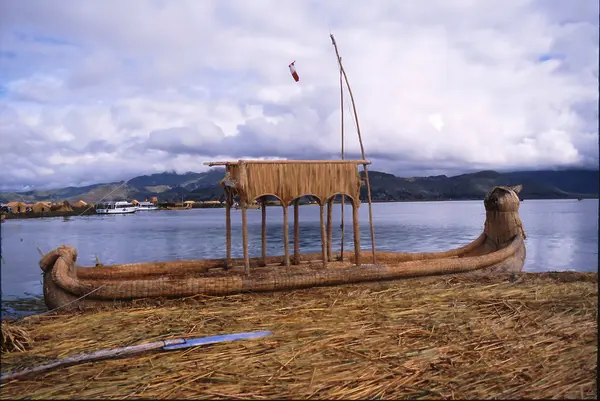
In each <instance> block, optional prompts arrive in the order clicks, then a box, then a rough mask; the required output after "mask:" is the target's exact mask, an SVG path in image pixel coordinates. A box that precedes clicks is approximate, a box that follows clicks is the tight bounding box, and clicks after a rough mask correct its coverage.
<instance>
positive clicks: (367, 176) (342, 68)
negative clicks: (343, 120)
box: [329, 34, 377, 264]
mask: <svg viewBox="0 0 600 401" xmlns="http://www.w3.org/2000/svg"><path fill="white" fill-rule="evenodd" d="M329 36H330V37H331V43H333V47H334V48H335V54H336V56H337V58H338V63H339V65H340V70H341V71H342V74H343V75H344V80H345V81H346V86H347V87H348V93H349V94H350V101H351V102H352V110H353V111H354V120H355V122H356V131H357V133H358V142H359V144H360V151H361V154H362V158H363V160H365V148H364V146H363V142H362V136H361V134H360V125H359V123H358V114H357V112H356V103H355V102H354V95H353V94H352V88H350V82H348V75H346V70H344V66H343V64H342V59H341V57H340V53H339V51H338V48H337V43H336V42H335V38H334V37H333V34H329ZM363 168H364V171H365V181H366V184H367V199H368V201H369V226H370V228H371V249H372V251H373V264H376V263H377V257H376V254H375V231H374V230H373V210H372V207H371V183H370V182H369V171H368V169H367V164H366V163H365V164H363ZM357 201H358V199H357ZM355 203H356V202H355Z"/></svg>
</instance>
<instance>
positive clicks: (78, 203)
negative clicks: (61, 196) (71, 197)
mask: <svg viewBox="0 0 600 401" xmlns="http://www.w3.org/2000/svg"><path fill="white" fill-rule="evenodd" d="M87 205H88V204H87V203H86V202H85V201H83V200H81V199H80V200H78V201H77V202H75V203H73V205H72V206H73V207H86V206H87Z"/></svg>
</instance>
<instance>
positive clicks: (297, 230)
mask: <svg viewBox="0 0 600 401" xmlns="http://www.w3.org/2000/svg"><path fill="white" fill-rule="evenodd" d="M299 202H300V200H299V199H296V200H295V201H294V264H295V265H299V264H300V224H299V220H300V218H299V217H298V215H299V210H298V209H299V207H298V206H299Z"/></svg>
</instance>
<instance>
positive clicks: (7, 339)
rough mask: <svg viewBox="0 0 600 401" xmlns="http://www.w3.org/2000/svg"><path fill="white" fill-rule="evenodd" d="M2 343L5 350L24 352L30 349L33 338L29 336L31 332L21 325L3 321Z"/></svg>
mask: <svg viewBox="0 0 600 401" xmlns="http://www.w3.org/2000/svg"><path fill="white" fill-rule="evenodd" d="M1 340H2V345H1V346H0V350H1V351H2V353H4V352H23V351H25V350H27V349H30V348H31V346H32V344H33V340H32V339H31V337H30V336H29V333H28V332H27V331H26V330H25V329H23V328H21V327H19V326H15V325H12V324H10V323H8V321H5V320H3V321H2V339H1Z"/></svg>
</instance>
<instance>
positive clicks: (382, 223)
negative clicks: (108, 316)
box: [0, 199, 598, 314]
mask: <svg viewBox="0 0 600 401" xmlns="http://www.w3.org/2000/svg"><path fill="white" fill-rule="evenodd" d="M340 210H341V205H335V207H334V212H333V219H334V225H333V227H334V230H333V249H334V251H336V250H339V248H340V231H341V230H340V220H341V219H340V215H341V213H340ZM359 211H360V212H359V215H360V224H361V248H363V249H370V247H371V241H370V233H369V225H368V223H369V219H368V206H367V205H366V204H363V205H362V206H361V208H360V209H359ZM291 212H292V209H291V208H290V213H289V220H290V229H289V232H290V243H291V244H293V242H292V241H293V235H292V233H293V228H292V227H293V213H291ZM299 213H300V250H301V252H320V250H321V242H320V241H321V240H320V229H319V207H318V206H311V205H307V206H301V207H300V212H299ZM520 214H521V219H522V221H523V225H524V228H525V232H526V233H527V240H526V247H527V259H526V262H525V268H524V270H525V271H530V272H541V271H565V270H572V271H584V272H595V271H598V200H597V199H586V200H583V201H577V200H527V201H525V202H523V203H522V204H521V209H520ZM344 215H345V217H344V221H345V241H344V242H345V245H344V246H345V249H346V250H352V249H353V241H352V238H353V237H352V220H351V219H352V208H351V207H350V206H349V205H346V206H345V211H344ZM260 219H261V212H260V210H249V211H248V233H249V251H250V256H251V257H252V256H260V224H261V223H260V222H261V220H260ZM267 220H268V225H267V252H268V254H270V255H281V254H283V242H282V241H281V238H282V236H283V229H282V221H283V219H282V209H281V208H279V207H269V208H268V209H267ZM484 220H485V209H484V207H483V202H482V201H464V202H402V203H376V204H373V223H374V226H375V243H376V246H377V250H382V251H383V250H390V251H406V252H423V251H442V250H447V249H451V248H455V247H459V246H462V245H464V244H466V243H468V242H470V241H472V240H473V239H475V238H477V237H478V236H479V234H480V233H481V231H482V229H483V223H484ZM0 227H1V230H2V237H1V238H2V240H1V241H2V242H1V246H2V261H0V263H1V272H2V276H1V279H2V280H1V281H2V301H3V311H4V312H5V313H9V314H12V313H27V312H28V311H29V312H30V311H32V310H33V311H35V310H41V309H43V302H41V299H40V296H41V295H42V283H41V270H40V268H39V265H38V262H39V259H40V254H39V252H38V248H39V249H41V250H42V251H43V252H44V253H45V252H48V251H50V250H52V249H54V248H55V247H57V246H59V245H61V244H68V245H71V246H73V247H75V248H76V249H77V251H78V255H79V256H78V263H79V264H80V265H83V266H89V265H94V264H95V262H96V256H97V257H98V258H99V260H100V261H101V262H102V263H103V264H105V265H107V264H114V263H131V262H144V261H164V260H172V259H179V260H184V259H201V258H222V257H223V258H224V257H225V209H192V210H180V211H154V212H139V213H136V214H134V215H114V216H82V217H71V218H62V217H58V218H41V219H23V220H7V221H6V222H5V223H3V224H2V225H1V226H0ZM232 242H233V244H232V253H233V257H242V243H241V212H239V211H236V210H232ZM290 249H293V245H290ZM15 300H18V302H16V301H15Z"/></svg>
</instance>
